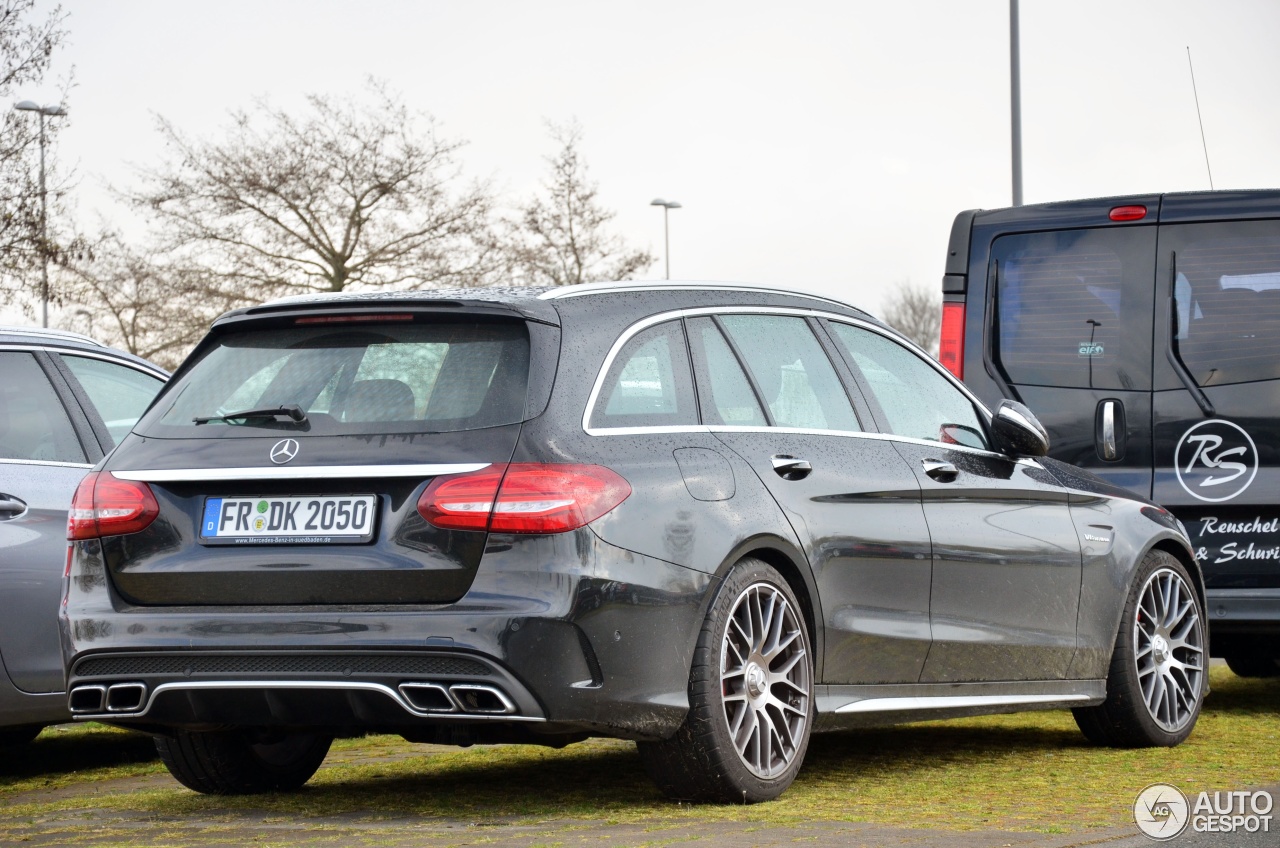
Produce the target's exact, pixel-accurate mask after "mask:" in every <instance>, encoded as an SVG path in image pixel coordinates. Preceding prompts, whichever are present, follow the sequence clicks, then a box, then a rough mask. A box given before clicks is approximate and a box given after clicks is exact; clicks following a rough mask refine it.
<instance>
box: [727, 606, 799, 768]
mask: <svg viewBox="0 0 1280 848" xmlns="http://www.w3.org/2000/svg"><path fill="white" fill-rule="evenodd" d="M812 679H813V678H812V663H811V660H810V658H809V646H808V640H807V639H806V638H805V632H804V625H803V623H802V622H801V619H800V616H799V615H798V614H797V611H796V610H795V608H794V607H792V605H791V603H790V602H789V601H788V600H787V597H786V595H784V594H783V593H782V592H781V591H780V590H779V589H778V588H777V587H775V586H772V585H770V584H768V583H755V584H753V585H751V586H749V587H747V589H746V590H745V591H743V592H742V594H740V595H739V596H738V599H737V600H736V601H735V602H734V606H733V612H732V613H731V614H730V616H729V622H728V626H727V627H726V628H725V634H724V640H723V643H722V645H721V649H720V688H721V693H722V695H723V704H724V717H725V721H726V722H728V727H729V736H730V737H731V738H732V739H733V743H734V748H735V750H737V752H738V757H739V758H740V759H741V760H742V763H743V765H745V766H746V767H747V769H748V770H749V771H750V772H751V773H752V774H754V775H755V776H756V777H760V778H766V779H767V778H772V777H776V776H777V775H779V774H781V773H782V772H783V771H785V770H786V768H787V767H788V766H789V765H790V764H791V763H792V762H793V761H794V760H795V758H796V755H797V752H798V751H799V749H800V747H801V746H802V744H803V741H804V739H805V734H806V731H807V730H808V728H807V727H806V724H807V723H808V721H809V712H810V704H809V701H810V699H811V698H812V697H813V683H812Z"/></svg>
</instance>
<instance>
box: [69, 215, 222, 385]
mask: <svg viewBox="0 0 1280 848" xmlns="http://www.w3.org/2000/svg"><path fill="white" fill-rule="evenodd" d="M58 271H59V291H60V292H61V293H62V295H63V299H64V302H67V303H72V304H82V307H81V309H82V310H87V311H88V314H89V315H90V316H91V321H92V329H93V335H94V336H95V337H97V338H99V339H101V340H102V341H105V342H107V343H109V344H112V345H114V346H115V347H119V348H122V349H124V350H127V351H129V352H130V353H134V354H137V355H138V356H141V357H144V358H146V359H149V360H151V361H153V362H155V363H157V364H159V365H163V366H165V367H167V368H170V369H172V368H176V367H177V365H178V363H180V362H181V361H182V359H183V358H184V357H185V356H186V355H187V353H188V351H190V349H191V348H192V347H193V346H194V345H195V343H196V342H198V341H199V340H200V339H201V338H202V337H203V336H204V333H205V331H206V330H207V329H208V327H209V324H210V323H211V322H212V321H213V319H214V318H216V317H217V316H218V315H220V314H221V313H222V312H225V311H227V310H228V309H232V308H234V307H235V306H237V305H240V304H239V301H240V298H238V297H221V298H220V297H219V296H218V295H217V286H216V285H213V284H212V281H211V280H210V279H209V275H208V272H204V271H201V270H199V269H192V268H189V267H182V266H173V265H170V264H168V263H167V262H166V261H165V259H164V257H163V256H161V255H157V254H155V253H152V252H148V251H144V250H139V249H136V248H133V247H130V246H129V245H128V244H126V243H125V241H124V240H123V239H122V238H121V236H120V234H119V233H117V232H112V231H108V232H105V233H103V234H101V235H99V236H98V237H97V238H96V239H94V240H93V242H92V244H91V245H89V247H88V248H87V249H85V250H82V251H77V253H76V255H74V256H72V257H71V258H70V261H68V262H67V263H66V265H65V267H61V268H59V269H58Z"/></svg>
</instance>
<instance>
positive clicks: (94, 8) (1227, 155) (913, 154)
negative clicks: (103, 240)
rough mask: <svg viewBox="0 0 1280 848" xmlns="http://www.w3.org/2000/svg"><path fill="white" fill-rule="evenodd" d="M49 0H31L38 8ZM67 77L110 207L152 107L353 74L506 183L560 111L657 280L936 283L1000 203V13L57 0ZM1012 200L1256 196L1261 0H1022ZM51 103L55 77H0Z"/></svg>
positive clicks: (291, 88)
mask: <svg viewBox="0 0 1280 848" xmlns="http://www.w3.org/2000/svg"><path fill="white" fill-rule="evenodd" d="M53 5H54V4H53V3H44V4H43V5H42V6H41V7H40V11H48V10H49V9H51V8H52V7H53ZM62 6H63V8H64V9H65V10H66V11H67V12H69V13H70V15H69V18H68V20H67V28H68V29H69V31H70V39H69V42H70V43H69V46H68V47H67V48H65V49H64V50H62V51H61V52H60V53H59V54H58V55H57V57H56V67H55V71H56V72H57V73H65V72H66V71H67V70H69V69H70V67H71V66H74V68H75V80H76V86H75V88H74V89H73V90H72V91H71V93H70V97H69V99H68V101H67V105H68V108H69V110H70V115H71V123H70V125H69V128H68V129H67V131H66V132H65V133H64V134H63V135H62V136H61V138H60V142H59V143H60V145H61V150H60V155H61V157H62V158H63V159H64V160H65V161H69V162H71V163H74V164H75V165H76V166H77V169H78V172H79V175H80V187H79V189H78V194H79V207H80V212H81V213H82V215H85V216H88V215H89V214H90V213H92V212H94V211H98V212H102V213H103V214H106V215H108V216H110V215H113V214H116V213H114V212H112V211H111V210H110V208H109V206H108V205H106V204H105V203H104V198H105V194H104V193H103V192H102V191H101V189H100V185H101V184H102V183H104V182H111V183H114V184H117V185H128V184H129V183H130V182H131V180H132V179H133V177H132V171H131V169H130V165H131V163H134V164H137V163H146V162H148V161H150V160H152V159H153V158H154V157H155V156H156V155H157V154H158V152H159V151H160V144H159V137H158V135H157V133H156V131H155V116H156V115H163V116H164V117H166V118H168V119H170V120H171V121H173V122H174V123H175V124H176V125H177V126H178V127H179V128H180V129H182V130H183V131H184V132H187V133H189V134H195V135H202V134H212V133H215V132H216V131H217V130H218V128H219V127H220V126H221V125H223V124H225V122H226V116H227V111H228V110H229V109H231V108H233V107H236V106H243V105H246V104H248V103H249V102H250V101H251V100H252V99H253V98H255V97H258V96H266V97H267V98H269V99H270V100H271V101H272V102H273V103H275V104H277V105H282V106H290V105H295V104H298V103H300V101H301V98H302V96H303V95H304V94H306V93H311V92H326V93H340V94H348V93H358V92H359V91H360V90H361V88H362V86H363V81H364V79H365V78H366V77H368V76H373V77H377V78H380V79H383V80H385V81H387V82H388V83H389V84H390V86H391V87H392V88H393V89H395V90H398V91H399V92H400V93H401V94H402V95H403V96H404V98H405V100H406V101H407V102H408V103H409V105H410V106H412V107H414V108H418V109H421V110H424V111H427V112H430V113H431V114H433V115H434V116H435V117H436V118H437V119H438V120H439V121H440V122H441V124H442V125H443V128H444V131H445V134H446V135H448V136H451V137H454V138H462V139H466V140H467V141H468V142H469V144H468V146H467V147H466V148H465V150H464V152H463V161H464V163H465V166H466V169H467V172H468V173H469V174H470V175H472V176H476V177H488V178H492V179H493V180H494V182H495V185H496V186H497V187H498V188H500V189H502V190H503V191H504V192H505V193H507V194H508V195H509V196H512V197H517V196H520V195H522V194H526V193H528V192H529V191H531V190H532V189H533V188H534V186H535V185H536V184H537V181H538V180H539V179H541V177H542V174H543V166H544V163H543V160H542V157H543V156H545V155H547V154H548V153H550V152H552V145H551V143H550V142H549V141H548V139H547V136H546V133H545V129H544V124H543V122H544V119H551V120H555V121H564V120H567V119H571V118H576V119H577V120H578V121H579V122H580V123H581V125H582V128H583V130H584V133H585V137H584V144H583V150H584V152H585V155H586V158H587V161H588V163H589V165H590V168H591V172H592V175H593V176H594V178H595V179H596V180H598V181H599V183H600V187H601V196H602V198H603V200H604V202H605V204H606V205H607V206H609V207H610V208H612V209H614V210H616V212H617V214H618V217H617V219H616V221H615V224H616V229H617V231H618V232H619V233H621V234H622V235H624V236H625V237H626V238H628V239H629V240H630V241H631V242H633V243H636V244H638V245H641V246H648V247H650V248H652V249H653V251H654V252H655V254H657V255H658V256H659V261H658V262H657V263H656V264H655V265H654V267H653V268H652V269H651V271H650V274H649V275H650V276H652V277H655V278H658V277H661V275H662V273H663V267H662V261H661V253H662V213H661V210H660V209H657V208H652V207H650V206H649V201H650V200H652V199H653V198H655V197H664V198H668V199H674V200H678V201H680V202H681V203H682V204H684V208H683V209H679V210H676V211H673V212H672V213H671V270H672V276H673V277H674V278H682V279H706V280H738V281H748V282H759V283H768V284H773V285H779V286H784V287H790V286H798V287H803V288H808V289H814V290H819V291H822V292H825V293H829V294H833V295H837V296H839V297H842V298H843V299H845V300H848V301H851V302H853V303H855V304H857V305H860V306H863V307H866V308H870V309H872V310H873V311H875V310H877V309H878V307H879V305H880V303H881V298H882V296H883V294H884V293H885V292H886V291H888V290H891V289H892V287H893V286H894V285H896V284H897V283H899V282H901V281H904V280H910V281H912V282H917V283H926V284H928V285H929V286H936V285H939V284H940V279H941V275H942V267H943V259H944V255H945V249H946V240H947V235H948V233H949V231H950V225H951V220H952V218H953V217H954V216H955V213H956V212H958V211H960V210H962V209H969V208H975V207H983V208H993V207H999V206H1007V205H1008V204H1009V202H1010V198H1011V194H1010V167H1009V154H1010V141H1009V136H1010V133H1009V20H1008V14H1009V4H1008V3H1007V2H1005V0H968V1H967V2H954V0H951V2H942V1H941V0H939V2H909V1H908V0H898V1H897V2H877V3H871V2H849V1H848V0H846V2H834V1H832V2H816V0H815V2H792V3H781V2H772V3H757V2H744V0H734V1H733V2H697V0H679V1H678V2H668V0H642V2H615V1H614V0H609V1H608V2H599V0H596V2H585V0H583V2H577V1H576V0H509V1H508V0H466V2H462V0H457V2H409V0H360V1H359V2H355V0H347V2H339V0H218V2H181V3H175V2H161V0H62ZM1021 32H1022V92H1023V161H1024V195H1025V200H1026V202H1028V203H1034V202H1041V201H1050V200H1063V199H1069V198H1076V197H1091V196H1099V195H1111V194H1123V193H1129V192H1159V191H1175V190H1198V189H1206V188H1208V187H1209V180H1208V176H1207V174H1206V169H1205V160H1204V153H1203V151H1202V148H1201V142H1200V130H1199V126H1198V124H1197V121H1196V111H1195V101H1194V100H1193V97H1192V89H1191V79H1190V75H1189V72H1188V68H1187V52H1186V48H1187V46H1190V47H1191V50H1192V56H1193V59H1194V61H1195V73H1196V82H1197V83H1198V85H1199V95H1200V106H1201V109H1202V110H1203V115H1204V127H1205V134H1206V136H1207V140H1208V148H1209V154H1210V158H1211V164H1212V168H1213V179H1214V184H1215V186H1216V187H1217V188H1256V187H1275V186H1280V109H1277V107H1276V103H1277V93H1278V92H1280V49H1277V48H1276V38H1277V36H1280V3H1276V2H1274V0H1271V1H1270V2H1268V0H1257V1H1256V2H1245V0H1240V2H1231V0H1219V2H1172V1H1171V0H1160V2H1119V1H1118V0H1106V2H1085V1H1084V0H1072V2H1048V0H1044V2H1037V0H1023V2H1022V30H1021ZM19 97H20V98H27V97H30V98H33V99H37V100H42V101H47V100H49V99H50V98H54V99H56V97H57V89H56V87H55V86H52V85H51V86H49V87H48V89H47V90H45V91H27V92H20V93H19Z"/></svg>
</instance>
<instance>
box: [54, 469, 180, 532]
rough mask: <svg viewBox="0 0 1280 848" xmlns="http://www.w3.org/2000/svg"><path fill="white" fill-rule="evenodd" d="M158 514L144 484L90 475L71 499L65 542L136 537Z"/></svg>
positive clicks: (105, 474) (101, 473)
mask: <svg viewBox="0 0 1280 848" xmlns="http://www.w3.org/2000/svg"><path fill="white" fill-rule="evenodd" d="M159 514H160V506H159V505H158V504H157V503H156V497H155V495H153V494H152V493H151V487H150V486H148V485H147V484H146V483H139V482H135V481H133V480H121V479H119V478H117V477H115V476H114V475H112V474H111V473H110V472H106V471H91V472H90V473H88V474H87V475H85V478H84V479H83V480H81V481H80V485H79V486H77V487H76V493H75V496H74V497H72V498H71V510H70V511H69V512H68V513H67V539H68V541H72V542H76V541H80V540H82V539H96V538H98V537H99V536H123V535H124V534H126V533H137V532H138V531H139V530H145V529H146V528H147V526H148V525H150V524H151V522H152V521H155V520H156V516H158V515H159Z"/></svg>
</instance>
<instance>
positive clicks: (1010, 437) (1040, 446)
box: [991, 400, 1049, 456]
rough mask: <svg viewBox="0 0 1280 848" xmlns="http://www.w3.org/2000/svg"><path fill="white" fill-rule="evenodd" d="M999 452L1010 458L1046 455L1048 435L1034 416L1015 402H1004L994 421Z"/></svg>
mask: <svg viewBox="0 0 1280 848" xmlns="http://www.w3.org/2000/svg"><path fill="white" fill-rule="evenodd" d="M991 431H992V435H993V436H994V437H995V442H996V450H998V451H1000V452H1001V453H1005V454H1008V455H1009V456H1044V455H1045V454H1047V453H1048V452H1049V433H1048V432H1047V431H1046V430H1045V429H1044V425H1043V424H1041V423H1040V419H1038V418H1036V416H1035V413H1033V412H1032V411H1031V410H1029V409H1027V408H1026V407H1025V406H1023V405H1022V404H1020V403H1018V402H1017V401H1013V400H1002V401H1000V405H999V406H998V407H996V414H995V415H994V416H993V417H992V419H991Z"/></svg>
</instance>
